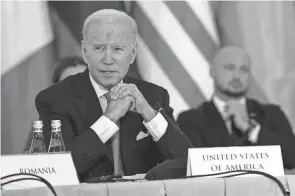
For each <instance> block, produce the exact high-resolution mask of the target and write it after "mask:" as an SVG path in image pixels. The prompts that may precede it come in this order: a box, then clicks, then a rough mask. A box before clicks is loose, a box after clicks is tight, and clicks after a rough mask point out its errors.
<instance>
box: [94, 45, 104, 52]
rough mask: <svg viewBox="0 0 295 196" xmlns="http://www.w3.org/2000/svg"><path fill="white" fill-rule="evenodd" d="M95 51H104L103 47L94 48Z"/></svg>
mask: <svg viewBox="0 0 295 196" xmlns="http://www.w3.org/2000/svg"><path fill="white" fill-rule="evenodd" d="M95 50H97V51H104V47H102V46H96V47H95Z"/></svg>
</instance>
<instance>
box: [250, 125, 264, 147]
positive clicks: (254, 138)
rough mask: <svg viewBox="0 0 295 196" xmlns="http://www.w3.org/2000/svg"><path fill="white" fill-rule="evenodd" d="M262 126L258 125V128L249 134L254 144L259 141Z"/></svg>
mask: <svg viewBox="0 0 295 196" xmlns="http://www.w3.org/2000/svg"><path fill="white" fill-rule="evenodd" d="M260 128H261V126H260V125H259V124H258V125H256V127H255V128H254V129H253V130H252V131H251V133H250V134H249V137H248V140H249V141H250V142H252V143H256V142H257V140H258V136H259V132H260Z"/></svg>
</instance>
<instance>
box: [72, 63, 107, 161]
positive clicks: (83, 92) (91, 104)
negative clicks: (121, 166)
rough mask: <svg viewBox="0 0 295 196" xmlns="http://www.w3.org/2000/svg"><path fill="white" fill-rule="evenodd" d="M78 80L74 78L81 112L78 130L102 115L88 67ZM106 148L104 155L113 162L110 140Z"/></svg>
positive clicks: (83, 128)
mask: <svg viewBox="0 0 295 196" xmlns="http://www.w3.org/2000/svg"><path fill="white" fill-rule="evenodd" d="M78 77H80V78H79V79H78V80H76V84H75V88H74V89H75V90H76V92H75V94H76V97H77V107H78V109H79V111H80V113H81V118H82V119H81V121H82V122H84V123H83V124H81V125H79V126H81V127H78V128H79V130H85V129H87V128H90V126H91V125H92V124H93V123H94V122H95V121H96V120H97V119H98V118H100V117H101V115H102V108H101V106H100V102H99V100H98V97H97V95H96V93H95V90H94V88H93V86H92V84H91V81H90V78H89V71H88V69H87V70H86V71H85V72H83V73H82V74H81V75H79V76H78ZM106 145H107V150H106V155H107V157H108V158H109V160H110V161H112V162H113V155H112V149H111V145H110V142H107V143H106Z"/></svg>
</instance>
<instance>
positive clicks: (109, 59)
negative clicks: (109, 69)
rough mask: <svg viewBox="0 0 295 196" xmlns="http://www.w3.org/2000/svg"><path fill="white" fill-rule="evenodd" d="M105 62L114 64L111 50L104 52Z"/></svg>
mask: <svg viewBox="0 0 295 196" xmlns="http://www.w3.org/2000/svg"><path fill="white" fill-rule="evenodd" d="M103 63H104V64H106V65H111V64H113V55H112V51H111V50H106V51H105V53H104V58H103Z"/></svg>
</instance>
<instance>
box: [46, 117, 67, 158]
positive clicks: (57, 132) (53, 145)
mask: <svg viewBox="0 0 295 196" xmlns="http://www.w3.org/2000/svg"><path fill="white" fill-rule="evenodd" d="M65 150H66V148H65V144H64V140H63V138H62V134H61V121H60V120H52V121H51V138H50V143H49V148H48V152H64V151H65Z"/></svg>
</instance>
